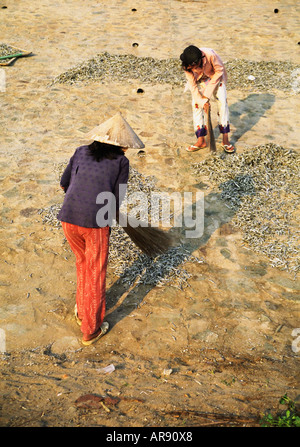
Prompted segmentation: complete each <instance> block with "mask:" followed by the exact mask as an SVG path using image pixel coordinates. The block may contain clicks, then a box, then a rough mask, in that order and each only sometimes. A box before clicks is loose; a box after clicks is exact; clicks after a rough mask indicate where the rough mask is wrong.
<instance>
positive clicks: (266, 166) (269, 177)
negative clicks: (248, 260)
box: [192, 143, 300, 277]
mask: <svg viewBox="0 0 300 447" xmlns="http://www.w3.org/2000/svg"><path fill="white" fill-rule="evenodd" d="M192 172H193V174H194V175H195V177H196V178H197V180H198V181H203V180H204V178H205V179H207V180H208V181H209V182H210V184H211V185H212V187H213V188H215V187H217V188H218V189H219V190H221V191H222V192H221V196H222V198H223V200H224V202H225V205H226V206H228V207H229V208H231V209H232V210H234V211H235V215H234V217H233V219H232V221H231V223H232V224H233V225H234V226H235V227H237V228H239V229H240V230H241V231H242V235H243V241H244V244H245V245H246V246H248V247H249V248H250V249H252V250H253V251H255V252H257V253H260V254H263V255H265V256H266V257H267V258H268V259H269V261H270V265H271V266H272V267H277V268H279V269H282V270H286V271H288V272H290V273H291V274H293V275H294V276H295V277H296V275H297V273H298V272H299V269H300V258H299V239H300V238H299V234H300V231H299V228H300V226H299V222H300V182H299V180H300V179H299V174H300V155H299V154H297V153H296V152H294V151H292V150H288V149H285V148H283V147H281V146H277V145H275V144H272V143H270V144H266V145H260V146H256V147H253V148H251V149H248V150H247V151H245V152H244V153H241V154H234V155H230V156H227V155H224V154H221V155H220V154H219V153H218V154H215V155H210V156H209V157H208V158H207V159H205V160H204V161H202V162H200V163H194V164H192Z"/></svg>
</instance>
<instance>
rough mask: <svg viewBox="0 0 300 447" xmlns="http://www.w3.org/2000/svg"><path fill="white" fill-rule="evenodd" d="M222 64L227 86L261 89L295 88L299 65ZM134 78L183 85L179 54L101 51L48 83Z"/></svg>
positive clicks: (149, 81) (251, 62)
mask: <svg viewBox="0 0 300 447" xmlns="http://www.w3.org/2000/svg"><path fill="white" fill-rule="evenodd" d="M225 67H226V70H227V73H228V81H227V84H226V86H227V89H228V90H230V89H235V88H239V89H240V90H242V89H244V90H256V91H264V92H266V91H269V90H272V89H278V90H283V91H298V90H297V89H295V85H296V86H297V88H298V84H299V81H298V76H299V70H300V66H299V65H297V64H293V63H291V62H286V61H284V62H281V61H275V62H274V61H262V62H256V61H248V60H245V59H232V60H229V61H227V62H225ZM252 74H254V75H255V80H252V77H251V75H252ZM249 75H250V79H249ZM134 79H139V80H142V81H143V82H145V83H150V84H172V85H173V86H180V85H182V86H183V85H184V84H185V82H186V80H185V75H184V72H183V70H182V69H181V64H180V60H179V58H170V59H156V58H152V57H137V56H134V55H130V54H129V55H128V54H125V55H124V54H123V55H117V54H109V53H107V52H104V53H100V54H97V55H96V56H95V57H93V58H91V59H89V60H87V61H83V62H81V63H79V64H78V65H76V66H74V67H72V68H70V69H69V70H67V71H66V72H64V73H61V74H60V75H58V76H57V77H55V78H54V80H53V81H52V82H51V85H53V84H55V83H60V84H75V83H77V82H85V83H89V82H94V81H108V80H109V81H110V82H111V81H114V82H118V83H122V82H124V81H128V80H134Z"/></svg>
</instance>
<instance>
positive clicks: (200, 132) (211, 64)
mask: <svg viewBox="0 0 300 447" xmlns="http://www.w3.org/2000/svg"><path fill="white" fill-rule="evenodd" d="M180 59H181V63H182V68H183V69H184V71H185V75H186V78H187V86H186V87H187V88H188V89H189V90H190V91H191V94H192V107H193V122H194V130H195V133H196V137H197V142H196V143H195V145H192V146H189V147H188V148H187V151H188V152H195V151H197V150H199V149H201V148H204V147H206V142H205V136H206V135H207V128H206V126H205V120H204V114H203V110H204V111H205V112H206V113H207V111H208V107H210V104H209V100H210V99H211V97H212V96H214V97H215V98H216V100H217V104H218V119H219V130H220V133H221V134H222V138H223V144H222V147H223V149H224V150H225V152H229V153H231V152H234V151H235V149H234V147H233V145H232V144H230V142H229V138H228V133H229V132H230V125H229V109H228V104H227V92H226V80H227V74H226V70H225V67H224V64H223V62H222V60H221V58H220V57H219V56H218V54H217V53H216V52H215V51H214V50H212V49H210V48H201V49H200V48H197V47H195V46H194V45H190V46H189V47H187V48H185V50H184V51H183V53H182V54H181V55H180Z"/></svg>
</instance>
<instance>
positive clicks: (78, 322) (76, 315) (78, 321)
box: [74, 304, 82, 326]
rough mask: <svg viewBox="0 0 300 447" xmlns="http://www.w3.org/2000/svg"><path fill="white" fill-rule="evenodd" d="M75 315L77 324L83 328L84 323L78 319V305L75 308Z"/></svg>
mask: <svg viewBox="0 0 300 447" xmlns="http://www.w3.org/2000/svg"><path fill="white" fill-rule="evenodd" d="M74 315H75V320H76V323H77V324H78V326H81V324H82V321H81V320H80V318H79V317H78V312H77V304H75V307H74Z"/></svg>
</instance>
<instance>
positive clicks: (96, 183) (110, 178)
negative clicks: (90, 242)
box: [57, 146, 129, 228]
mask: <svg viewBox="0 0 300 447" xmlns="http://www.w3.org/2000/svg"><path fill="white" fill-rule="evenodd" d="M128 175H129V160H128V158H126V157H125V155H120V156H118V157H117V158H116V159H114V160H108V159H103V160H101V161H99V162H98V161H96V160H94V159H93V157H92V156H91V155H90V154H89V151H88V146H80V147H79V148H77V149H76V151H75V153H74V155H73V156H72V157H71V159H70V161H69V164H68V166H67V167H66V169H65V171H64V173H63V175H62V177H61V181H60V185H61V186H62V187H63V188H64V190H65V192H66V195H65V199H64V203H63V206H62V208H61V210H60V212H59V214H58V216H57V218H58V220H61V221H63V222H68V223H71V224H74V225H79V226H80V227H86V228H98V227H99V225H98V223H97V220H96V216H97V212H98V211H99V209H100V208H101V207H102V206H104V205H100V204H97V203H96V198H97V196H98V194H99V193H101V192H111V193H113V194H114V195H115V197H116V207H117V209H118V208H119V206H120V204H121V201H122V199H123V198H124V197H119V185H120V184H125V185H126V184H127V181H128ZM100 226H102V225H100Z"/></svg>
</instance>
